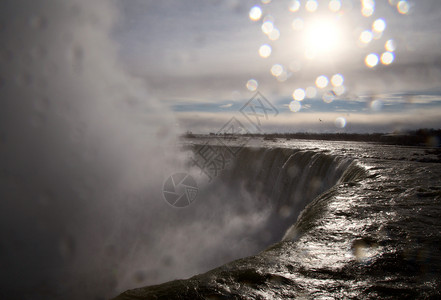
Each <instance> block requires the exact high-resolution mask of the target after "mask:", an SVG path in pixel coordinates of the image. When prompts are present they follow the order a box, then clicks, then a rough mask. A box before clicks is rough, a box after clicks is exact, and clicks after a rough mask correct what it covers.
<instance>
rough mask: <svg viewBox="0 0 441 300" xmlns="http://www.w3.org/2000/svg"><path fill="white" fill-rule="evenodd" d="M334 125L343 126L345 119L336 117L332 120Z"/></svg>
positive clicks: (344, 125)
mask: <svg viewBox="0 0 441 300" xmlns="http://www.w3.org/2000/svg"><path fill="white" fill-rule="evenodd" d="M334 124H335V127H337V128H345V127H346V119H345V118H343V117H338V118H337V119H335V121H334Z"/></svg>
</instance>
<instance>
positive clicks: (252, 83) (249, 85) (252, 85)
mask: <svg viewBox="0 0 441 300" xmlns="http://www.w3.org/2000/svg"><path fill="white" fill-rule="evenodd" d="M246 86H247V89H248V90H249V91H250V92H254V91H255V90H257V88H258V87H259V83H258V82H257V80H256V79H250V80H248V81H247V84H246Z"/></svg>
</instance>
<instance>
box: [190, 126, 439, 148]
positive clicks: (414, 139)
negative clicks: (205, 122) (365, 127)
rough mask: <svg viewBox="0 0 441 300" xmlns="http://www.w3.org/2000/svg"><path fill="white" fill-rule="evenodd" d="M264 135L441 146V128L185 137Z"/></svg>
mask: <svg viewBox="0 0 441 300" xmlns="http://www.w3.org/2000/svg"><path fill="white" fill-rule="evenodd" d="M209 136H211V137H214V136H216V137H228V138H231V137H235V136H237V137H239V136H250V137H263V138H264V139H265V140H275V139H306V140H327V141H360V142H378V143H385V144H393V145H405V146H429V147H440V145H441V129H426V128H424V129H418V130H413V131H406V132H399V133H390V134H385V133H306V132H298V133H248V134H229V133H222V134H216V133H210V134H209V135H208V136H207V135H206V134H193V133H192V132H190V131H188V132H187V133H186V134H185V135H184V137H186V138H199V137H209Z"/></svg>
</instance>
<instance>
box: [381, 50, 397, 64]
mask: <svg viewBox="0 0 441 300" xmlns="http://www.w3.org/2000/svg"><path fill="white" fill-rule="evenodd" d="M394 59H395V56H394V54H393V53H392V52H384V53H383V54H381V58H380V60H381V63H382V64H383V65H390V64H391V63H392V62H393V61H394Z"/></svg>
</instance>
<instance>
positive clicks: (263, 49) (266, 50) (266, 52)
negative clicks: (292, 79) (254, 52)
mask: <svg viewBox="0 0 441 300" xmlns="http://www.w3.org/2000/svg"><path fill="white" fill-rule="evenodd" d="M271 51H272V49H271V46H270V45H268V44H263V45H262V46H260V48H259V55H260V57H263V58H267V57H269V56H270V55H271Z"/></svg>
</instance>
